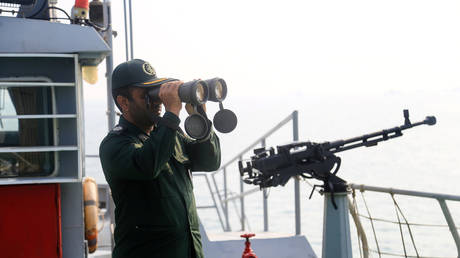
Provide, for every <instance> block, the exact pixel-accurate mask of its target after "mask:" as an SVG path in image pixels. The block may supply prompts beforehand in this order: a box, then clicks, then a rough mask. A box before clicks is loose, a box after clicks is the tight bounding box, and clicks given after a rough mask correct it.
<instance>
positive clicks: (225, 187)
mask: <svg viewBox="0 0 460 258" xmlns="http://www.w3.org/2000/svg"><path fill="white" fill-rule="evenodd" d="M227 198H228V191H227V167H224V200H227ZM223 204H224V216H225V231H230V230H231V229H230V223H229V221H228V202H227V201H224V203H223Z"/></svg>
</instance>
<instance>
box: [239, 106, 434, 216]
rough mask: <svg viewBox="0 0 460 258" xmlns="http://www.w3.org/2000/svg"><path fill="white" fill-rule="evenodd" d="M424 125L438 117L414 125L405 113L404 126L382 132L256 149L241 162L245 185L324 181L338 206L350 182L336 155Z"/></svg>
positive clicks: (428, 117)
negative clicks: (298, 179)
mask: <svg viewBox="0 0 460 258" xmlns="http://www.w3.org/2000/svg"><path fill="white" fill-rule="evenodd" d="M423 124H426V125H434V124H436V118H435V117H434V116H427V117H426V118H425V120H423V121H421V122H417V123H411V122H410V120H409V111H408V110H404V124H403V125H402V126H398V127H394V128H390V129H386V130H382V131H379V132H374V133H370V134H365V135H362V136H358V137H354V138H350V139H346V140H337V141H333V142H324V143H315V142H309V141H307V142H293V143H290V144H286V145H280V146H277V147H276V150H275V149H274V148H273V147H271V148H268V149H267V148H259V149H254V156H252V157H251V160H250V161H246V162H245V164H243V161H239V163H238V167H239V170H240V175H241V177H243V181H244V182H245V183H247V184H254V185H258V186H260V188H266V187H273V186H278V185H282V186H284V185H285V184H286V183H287V182H288V181H289V179H290V178H291V177H293V176H301V177H303V178H313V179H317V180H321V181H323V183H324V184H323V185H315V187H316V186H319V187H322V188H323V189H324V191H325V192H330V193H331V194H332V202H333V204H334V207H335V206H336V205H335V202H334V198H333V194H334V192H345V191H346V188H347V185H346V181H345V180H343V179H341V178H340V177H338V176H337V175H336V174H337V172H338V171H339V169H340V164H341V159H340V157H337V156H336V155H335V153H337V152H342V151H346V150H350V149H354V148H358V147H363V146H364V147H372V146H376V145H377V144H378V143H379V142H381V141H386V140H389V139H393V138H396V137H400V136H402V135H403V134H402V131H403V130H406V129H409V128H412V127H415V126H419V125H423ZM313 190H314V189H313ZM312 193H313V191H312ZM310 197H311V195H310Z"/></svg>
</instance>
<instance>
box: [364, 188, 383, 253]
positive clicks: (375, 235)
mask: <svg viewBox="0 0 460 258" xmlns="http://www.w3.org/2000/svg"><path fill="white" fill-rule="evenodd" d="M361 197H362V198H363V201H364V205H365V206H366V210H367V214H368V215H369V218H370V219H369V220H370V221H371V226H372V232H373V233H374V239H375V245H376V246H377V250H378V254H379V257H382V255H381V252H380V247H379V242H378V241H377V234H376V233H375V227H374V220H373V219H372V216H371V212H370V211H369V207H368V206H367V202H366V198H364V194H363V192H362V191H361Z"/></svg>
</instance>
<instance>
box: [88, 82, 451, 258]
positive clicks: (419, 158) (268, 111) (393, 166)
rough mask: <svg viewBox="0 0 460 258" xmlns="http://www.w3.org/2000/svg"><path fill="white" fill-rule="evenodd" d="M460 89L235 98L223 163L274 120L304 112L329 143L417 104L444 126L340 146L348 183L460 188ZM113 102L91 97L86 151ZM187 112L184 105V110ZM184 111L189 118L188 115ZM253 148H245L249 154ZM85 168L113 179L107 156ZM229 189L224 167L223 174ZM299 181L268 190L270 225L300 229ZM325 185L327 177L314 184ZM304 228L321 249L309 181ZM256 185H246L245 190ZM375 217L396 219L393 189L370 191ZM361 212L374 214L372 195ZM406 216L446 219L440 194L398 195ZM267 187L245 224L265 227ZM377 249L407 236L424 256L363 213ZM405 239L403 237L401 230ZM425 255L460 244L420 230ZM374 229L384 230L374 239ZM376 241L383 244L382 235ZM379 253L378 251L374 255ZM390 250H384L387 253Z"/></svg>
mask: <svg viewBox="0 0 460 258" xmlns="http://www.w3.org/2000/svg"><path fill="white" fill-rule="evenodd" d="M459 99H460V90H459V89H452V90H444V91H414V92H398V91H391V92H384V93H375V94H340V95H338V94H337V95H334V94H329V95H312V96H305V95H302V94H280V95H278V96H257V97H254V96H245V97H232V98H229V99H228V100H226V102H225V103H224V104H225V107H226V108H229V109H232V110H233V111H234V112H235V113H236V114H237V116H238V127H237V129H235V131H233V132H232V133H229V134H219V133H218V135H219V137H220V139H221V146H222V164H224V163H226V161H227V160H229V159H231V158H233V157H234V156H235V155H238V154H239V152H240V151H241V150H242V149H244V148H245V147H247V146H248V145H249V144H251V143H253V142H254V141H255V140H256V139H258V138H259V137H260V136H261V135H263V134H264V133H266V132H267V131H268V130H269V129H271V128H272V127H274V126H275V125H276V124H277V123H278V122H279V121H281V120H282V119H283V118H285V117H287V116H288V115H289V114H291V112H292V111H294V110H298V112H299V138H300V141H313V142H324V141H331V140H338V139H346V138H351V137H354V136H360V135H363V134H366V133H371V132H375V131H379V130H381V129H387V128H392V127H395V126H400V125H402V124H403V123H404V119H403V112H402V110H403V109H409V110H410V115H411V116H410V118H411V121H412V122H418V121H421V120H423V119H424V118H425V116H427V115H434V116H436V118H437V120H438V122H437V124H436V125H435V126H426V125H423V126H419V127H415V128H413V129H410V130H406V131H403V133H404V135H403V136H402V137H399V138H396V139H392V140H390V141H387V142H382V143H380V144H379V145H378V146H375V147H371V148H359V149H354V150H350V151H346V152H343V153H338V156H340V157H341V159H342V166H341V169H340V171H339V173H338V175H339V176H340V177H342V178H343V179H345V180H346V181H347V182H353V183H358V184H367V185H373V186H380V187H393V188H403V189H408V190H417V191H428V192H438V193H445V194H452V195H460V187H458V184H459V183H458V182H459V179H460V170H459V169H458V160H459V158H458V155H459V154H460V149H459V146H460V137H459V136H458V134H459V132H460V104H459ZM213 104H214V103H210V104H208V113H209V116H210V117H212V116H213V114H214V113H215V112H216V111H217V107H214V106H216V105H213ZM105 110H106V103H105V102H104V101H99V102H94V101H93V102H87V103H85V129H86V136H85V137H86V150H85V151H86V154H97V153H98V146H99V143H100V141H101V140H102V138H103V137H104V136H105V134H106V132H107V122H106V117H105ZM184 113H185V111H184ZM185 117H186V116H185V115H182V116H181V119H182V121H183V120H185ZM292 137H293V136H292V124H287V125H285V126H284V127H282V128H281V129H280V130H279V131H277V132H276V133H275V134H274V135H272V136H271V137H270V138H268V139H267V146H276V145H280V144H285V143H288V142H290V141H292V139H293V138H292ZM251 154H252V153H251V152H248V153H244V154H242V156H243V158H244V159H248V158H249V157H250V156H251ZM85 170H86V174H87V175H90V176H93V177H95V178H96V180H97V181H98V183H105V180H104V176H103V174H102V170H101V167H100V163H99V160H98V159H94V158H87V159H86V167H85ZM227 176H228V187H229V189H228V192H229V193H230V194H238V193H239V192H240V183H239V173H238V169H237V165H236V164H233V165H231V166H230V167H229V168H228V169H227ZM216 181H217V182H218V183H219V187H221V188H220V190H221V191H222V190H223V189H222V181H223V180H222V173H218V174H217V175H216ZM292 181H293V180H291V181H290V182H289V183H288V184H287V185H286V186H284V187H276V188H272V189H269V193H268V216H269V231H270V232H280V233H289V234H294V233H295V218H294V216H295V214H294V187H293V182H292ZM309 183H310V184H318V183H320V182H318V181H313V180H311V181H309ZM194 186H195V187H194V191H195V195H196V198H197V205H198V206H205V205H212V204H213V202H212V199H211V196H210V193H209V189H208V187H207V184H206V182H205V180H204V178H203V177H195V178H194ZM300 186H301V187H300V191H301V233H302V234H304V235H305V236H306V237H307V239H308V240H309V242H310V244H311V245H312V247H313V249H314V250H315V252H316V253H317V254H318V255H319V256H320V255H321V244H322V225H323V197H322V196H321V195H319V194H318V193H314V194H313V197H312V198H311V199H308V196H309V194H310V192H311V189H312V188H311V185H309V184H308V183H307V182H301V184H300ZM252 188H254V187H253V186H249V185H245V186H244V190H249V189H252ZM363 196H364V198H365V200H366V203H367V205H368V208H369V210H370V213H371V216H373V217H377V218H383V219H388V220H392V221H397V217H396V212H395V209H396V208H395V205H394V203H393V200H392V199H391V196H390V195H388V194H377V193H367V192H366V193H364V195H363ZM357 199H358V201H360V206H359V211H360V213H361V214H363V215H368V214H367V211H366V209H365V206H364V204H363V203H364V202H363V197H362V196H361V194H360V193H357ZM395 199H396V200H397V203H398V204H399V206H400V208H401V210H402V211H403V214H404V216H406V218H407V219H408V221H409V222H410V223H420V224H444V225H445V224H446V223H445V220H444V218H443V216H442V212H441V210H440V208H439V205H438V204H437V202H436V201H433V200H429V199H423V198H418V199H413V198H407V197H401V196H396V197H395ZM262 200H263V194H262V192H257V193H255V194H252V195H249V196H247V197H246V198H245V211H246V218H247V224H246V225H245V231H250V232H261V231H263V225H264V223H263V208H262ZM448 205H449V208H450V209H451V213H452V216H453V218H454V220H455V222H456V224H457V225H459V223H460V221H459V218H460V205H459V204H458V203H455V202H448ZM239 213H240V207H239V200H237V201H236V202H230V203H229V214H230V224H231V228H232V230H235V231H238V230H241V224H240V223H239V217H238V216H239ZM199 215H200V219H201V221H202V223H203V224H204V226H205V228H206V230H207V232H222V227H221V224H220V222H219V219H218V216H217V213H216V210H215V209H201V210H199ZM362 223H363V226H364V227H365V228H366V234H367V238H368V242H369V246H370V248H372V249H377V244H376V243H378V246H379V248H380V250H381V251H384V252H392V253H398V254H402V255H403V254H404V250H403V247H402V246H403V245H402V242H403V241H404V244H405V246H406V252H407V254H408V255H415V254H416V253H415V249H414V248H413V247H412V245H411V238H410V234H409V231H408V229H407V227H404V226H403V227H401V229H400V227H399V226H398V225H397V224H392V223H384V222H379V221H376V222H374V225H373V226H374V228H375V230H376V233H375V235H374V233H373V231H372V225H371V224H370V222H369V221H368V220H365V219H363V218H362ZM350 224H351V225H352V226H351V228H352V229H351V230H352V231H351V235H352V238H353V245H354V249H353V250H354V256H355V257H359V251H358V249H357V248H356V246H357V241H356V231H355V229H354V225H353V222H352V220H351V219H350ZM400 230H402V232H403V236H404V240H401V233H400V232H401V231H400ZM411 233H412V234H413V235H414V241H415V243H416V247H417V252H418V253H419V255H421V256H428V257H433V256H443V257H455V256H456V255H457V254H456V248H455V245H454V242H453V240H452V237H451V235H450V233H449V230H448V228H447V227H443V228H439V227H423V226H422V227H411ZM374 236H375V237H374ZM375 239H377V241H376V240H375ZM373 256H374V257H378V255H375V254H374V255H373ZM382 257H385V256H382Z"/></svg>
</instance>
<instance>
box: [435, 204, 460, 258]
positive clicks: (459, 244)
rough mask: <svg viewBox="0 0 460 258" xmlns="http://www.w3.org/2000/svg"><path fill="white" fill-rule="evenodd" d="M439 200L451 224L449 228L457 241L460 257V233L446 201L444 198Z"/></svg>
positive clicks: (447, 220)
mask: <svg viewBox="0 0 460 258" xmlns="http://www.w3.org/2000/svg"><path fill="white" fill-rule="evenodd" d="M438 202H439V205H440V206H441V209H442V213H443V214H444V217H445V219H446V222H447V225H449V230H450V233H451V234H452V238H453V239H454V241H455V245H456V246H457V256H459V257H460V237H459V235H458V231H457V227H456V226H455V222H454V220H453V219H452V215H451V214H450V211H449V208H448V207H447V205H446V201H445V200H443V199H438Z"/></svg>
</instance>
